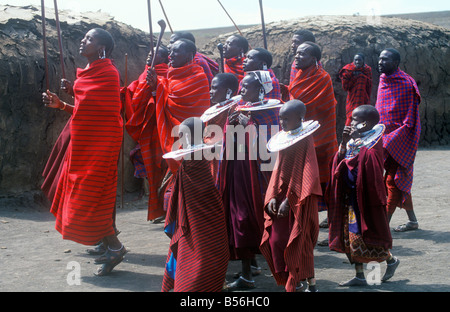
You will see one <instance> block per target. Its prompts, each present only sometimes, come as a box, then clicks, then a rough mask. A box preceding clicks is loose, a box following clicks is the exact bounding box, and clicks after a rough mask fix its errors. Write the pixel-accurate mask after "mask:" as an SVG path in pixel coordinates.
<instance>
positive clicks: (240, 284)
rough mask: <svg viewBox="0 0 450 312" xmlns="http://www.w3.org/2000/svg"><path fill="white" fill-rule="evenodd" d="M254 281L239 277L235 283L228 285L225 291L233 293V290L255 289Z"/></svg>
mask: <svg viewBox="0 0 450 312" xmlns="http://www.w3.org/2000/svg"><path fill="white" fill-rule="evenodd" d="M255 287H256V286H255V281H249V280H246V279H245V278H243V277H242V276H241V277H239V278H238V279H237V280H236V281H234V282H232V283H230V284H228V285H227V287H226V290H228V291H234V290H248V289H253V288H255Z"/></svg>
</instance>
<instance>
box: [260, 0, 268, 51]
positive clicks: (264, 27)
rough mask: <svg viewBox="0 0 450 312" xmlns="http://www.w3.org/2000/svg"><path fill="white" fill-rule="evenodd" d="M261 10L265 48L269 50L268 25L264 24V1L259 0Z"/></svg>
mask: <svg viewBox="0 0 450 312" xmlns="http://www.w3.org/2000/svg"><path fill="white" fill-rule="evenodd" d="M259 8H260V11H261V25H262V31H263V39H264V48H265V49H266V50H267V39H266V24H265V23H264V12H263V4H262V0H259Z"/></svg>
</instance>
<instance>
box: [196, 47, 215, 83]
mask: <svg viewBox="0 0 450 312" xmlns="http://www.w3.org/2000/svg"><path fill="white" fill-rule="evenodd" d="M194 63H195V64H197V65H200V66H201V67H202V68H203V70H204V71H205V75H206V78H208V83H209V85H210V86H211V80H212V79H213V78H214V76H215V75H216V74H217V73H218V72H219V65H218V64H217V63H216V62H214V61H213V60H212V59H210V58H209V57H207V56H206V55H203V54H201V53H199V52H197V53H196V54H195V57H194Z"/></svg>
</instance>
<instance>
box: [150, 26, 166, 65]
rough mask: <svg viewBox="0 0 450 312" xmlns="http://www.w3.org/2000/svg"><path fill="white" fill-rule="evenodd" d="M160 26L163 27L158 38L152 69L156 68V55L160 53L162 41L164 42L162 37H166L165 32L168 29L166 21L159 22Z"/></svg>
mask: <svg viewBox="0 0 450 312" xmlns="http://www.w3.org/2000/svg"><path fill="white" fill-rule="evenodd" d="M158 24H159V26H160V27H161V31H160V32H159V38H158V41H157V42H156V48H155V52H154V53H153V54H154V55H153V57H152V65H151V68H154V65H155V59H156V54H157V53H158V49H159V46H160V45H161V40H162V36H163V35H164V30H165V29H166V22H164V20H159V21H158Z"/></svg>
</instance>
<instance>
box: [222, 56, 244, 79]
mask: <svg viewBox="0 0 450 312" xmlns="http://www.w3.org/2000/svg"><path fill="white" fill-rule="evenodd" d="M244 60H245V57H240V56H235V57H232V58H229V59H225V62H224V71H223V72H224V73H232V74H234V75H235V76H236V78H237V79H238V81H239V82H241V80H242V79H244V76H245V72H244V67H243V64H244Z"/></svg>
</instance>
